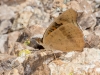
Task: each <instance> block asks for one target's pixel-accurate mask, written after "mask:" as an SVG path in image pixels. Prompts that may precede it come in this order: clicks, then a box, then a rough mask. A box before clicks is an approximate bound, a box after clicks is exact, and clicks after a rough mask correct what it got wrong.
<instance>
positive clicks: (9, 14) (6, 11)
mask: <svg viewBox="0 0 100 75" xmlns="http://www.w3.org/2000/svg"><path fill="white" fill-rule="evenodd" d="M0 10H2V11H0V20H4V19H11V18H13V17H14V16H15V13H14V11H13V10H12V9H10V8H9V7H8V6H7V5H2V6H0Z"/></svg>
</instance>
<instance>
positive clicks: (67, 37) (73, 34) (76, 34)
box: [42, 8, 85, 52]
mask: <svg viewBox="0 0 100 75" xmlns="http://www.w3.org/2000/svg"><path fill="white" fill-rule="evenodd" d="M77 16H78V14H77V12H76V11H75V10H73V9H72V8H70V9H68V10H66V11H64V12H63V13H62V14H61V15H59V16H58V17H57V18H56V19H55V20H54V21H53V22H52V23H51V24H50V26H49V27H48V28H47V29H46V31H45V33H44V35H43V39H42V44H43V46H44V48H46V49H52V50H61V51H64V52H70V51H82V50H83V48H84V44H85V42H84V38H83V37H84V36H83V33H82V30H81V29H80V28H79V26H78V24H77Z"/></svg>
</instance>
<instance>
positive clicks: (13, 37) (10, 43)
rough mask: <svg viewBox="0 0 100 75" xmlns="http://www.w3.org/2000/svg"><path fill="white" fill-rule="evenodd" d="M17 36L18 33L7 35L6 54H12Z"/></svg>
mask: <svg viewBox="0 0 100 75" xmlns="http://www.w3.org/2000/svg"><path fill="white" fill-rule="evenodd" d="M19 36H20V32H19V31H15V32H12V33H10V34H9V35H8V46H9V49H8V54H11V53H13V52H14V46H15V43H16V42H17V39H18V37H19Z"/></svg>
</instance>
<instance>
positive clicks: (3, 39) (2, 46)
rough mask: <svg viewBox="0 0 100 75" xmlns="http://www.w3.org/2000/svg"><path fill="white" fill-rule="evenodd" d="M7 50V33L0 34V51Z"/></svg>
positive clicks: (4, 51)
mask: <svg viewBox="0 0 100 75" xmlns="http://www.w3.org/2000/svg"><path fill="white" fill-rule="evenodd" d="M7 51H8V35H0V53H7Z"/></svg>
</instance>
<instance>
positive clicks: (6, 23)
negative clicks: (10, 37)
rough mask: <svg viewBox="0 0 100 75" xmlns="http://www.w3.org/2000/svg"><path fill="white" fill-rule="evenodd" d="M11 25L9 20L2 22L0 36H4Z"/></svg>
mask: <svg viewBox="0 0 100 75" xmlns="http://www.w3.org/2000/svg"><path fill="white" fill-rule="evenodd" d="M11 26H12V23H11V22H10V21H9V20H4V21H2V22H1V25H0V34H5V33H7V32H8V30H9V29H10V28H11Z"/></svg>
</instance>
